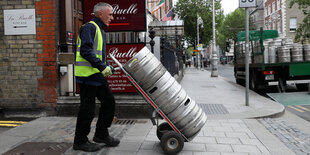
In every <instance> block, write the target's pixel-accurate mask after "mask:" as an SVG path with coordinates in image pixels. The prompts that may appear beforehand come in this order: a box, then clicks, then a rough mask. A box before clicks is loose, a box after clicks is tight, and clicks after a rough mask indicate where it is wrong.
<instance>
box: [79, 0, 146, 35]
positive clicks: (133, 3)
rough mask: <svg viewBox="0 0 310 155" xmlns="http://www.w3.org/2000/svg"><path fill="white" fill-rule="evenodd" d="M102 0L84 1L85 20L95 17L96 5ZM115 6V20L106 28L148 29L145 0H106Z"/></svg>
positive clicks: (116, 29) (119, 29) (106, 29)
mask: <svg viewBox="0 0 310 155" xmlns="http://www.w3.org/2000/svg"><path fill="white" fill-rule="evenodd" d="M99 2H102V0H91V1H84V19H85V20H84V21H85V22H88V21H90V20H91V19H92V18H94V16H93V15H91V13H92V12H93V9H94V5H96V4H97V3H99ZM104 2H105V3H108V4H110V5H111V6H112V7H113V10H112V11H113V18H114V19H113V20H112V22H111V23H110V25H109V26H108V27H106V28H104V30H105V31H106V32H110V31H146V5H145V0H130V1H124V0H105V1H104Z"/></svg>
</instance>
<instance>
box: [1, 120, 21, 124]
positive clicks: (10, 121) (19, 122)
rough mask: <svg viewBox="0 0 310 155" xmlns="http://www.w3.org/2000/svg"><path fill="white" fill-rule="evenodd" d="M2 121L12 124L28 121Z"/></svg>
mask: <svg viewBox="0 0 310 155" xmlns="http://www.w3.org/2000/svg"><path fill="white" fill-rule="evenodd" d="M0 123H10V124H12V123H13V124H14V123H15V124H25V123H27V122H25V121H0Z"/></svg>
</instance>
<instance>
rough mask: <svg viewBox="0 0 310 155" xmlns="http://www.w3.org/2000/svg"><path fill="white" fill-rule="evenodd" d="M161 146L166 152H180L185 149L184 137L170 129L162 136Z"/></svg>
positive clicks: (171, 154)
mask: <svg viewBox="0 0 310 155" xmlns="http://www.w3.org/2000/svg"><path fill="white" fill-rule="evenodd" d="M160 146H161V148H162V149H163V151H164V152H165V153H166V154H169V155H173V154H178V153H179V152H180V151H182V149H183V146H184V139H183V137H182V136H181V135H180V134H179V133H176V132H175V131H168V132H166V133H164V134H163V136H162V137H161V140H160Z"/></svg>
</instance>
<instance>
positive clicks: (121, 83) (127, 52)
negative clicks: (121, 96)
mask: <svg viewBox="0 0 310 155" xmlns="http://www.w3.org/2000/svg"><path fill="white" fill-rule="evenodd" d="M144 46H145V44H111V45H107V61H108V62H109V64H110V65H112V66H113V67H114V68H115V67H118V66H117V65H116V63H115V62H114V61H113V60H112V59H111V57H110V56H109V54H112V55H113V56H114V57H115V58H116V59H117V60H118V61H119V62H120V63H121V64H125V63H126V62H128V61H129V60H130V59H131V58H132V57H133V56H134V55H136V53H138V52H139V51H140V50H141V49H142V48H143V47H144ZM107 80H108V82H109V84H110V88H111V90H112V92H122V93H123V92H136V90H135V88H134V87H133V86H132V85H131V84H130V82H129V80H128V79H127V77H126V75H125V74H124V73H123V72H122V71H121V70H118V71H115V73H114V74H112V75H111V76H109V77H107Z"/></svg>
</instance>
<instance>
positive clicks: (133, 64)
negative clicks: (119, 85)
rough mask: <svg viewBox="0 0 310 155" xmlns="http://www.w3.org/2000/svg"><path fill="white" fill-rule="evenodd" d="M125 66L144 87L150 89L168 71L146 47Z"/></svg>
mask: <svg viewBox="0 0 310 155" xmlns="http://www.w3.org/2000/svg"><path fill="white" fill-rule="evenodd" d="M124 68H125V69H126V71H127V72H129V73H131V75H132V76H133V78H134V79H135V80H136V81H137V82H138V83H139V85H140V86H141V87H142V88H143V89H148V88H149V87H150V86H151V85H152V84H153V83H155V82H156V81H157V80H158V79H159V78H160V77H161V76H162V75H163V74H164V73H165V72H166V71H167V70H166V68H165V67H164V66H163V65H162V64H161V62H160V61H159V60H158V59H157V58H156V57H155V56H154V54H152V53H151V52H150V51H149V50H148V49H147V48H146V47H145V48H143V49H142V50H140V51H139V52H138V53H137V54H136V55H135V56H134V57H133V58H132V59H130V60H129V61H128V62H127V63H126V64H124Z"/></svg>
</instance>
